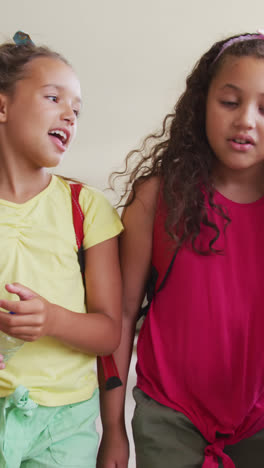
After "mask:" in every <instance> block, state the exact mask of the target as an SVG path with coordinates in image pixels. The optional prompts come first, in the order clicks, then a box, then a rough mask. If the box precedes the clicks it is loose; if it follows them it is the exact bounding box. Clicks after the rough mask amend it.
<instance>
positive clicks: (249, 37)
mask: <svg viewBox="0 0 264 468" xmlns="http://www.w3.org/2000/svg"><path fill="white" fill-rule="evenodd" d="M253 39H264V30H263V29H259V30H258V31H257V33H254V34H242V35H241V36H238V37H233V38H232V39H229V41H227V42H225V43H224V44H223V45H222V48H221V49H220V51H219V53H218V54H217V56H216V57H215V59H214V60H213V63H214V62H216V61H217V60H218V59H219V57H220V56H221V55H222V53H223V52H224V51H225V50H226V49H227V48H228V47H230V46H231V45H233V44H235V43H236V42H244V41H252V40H253Z"/></svg>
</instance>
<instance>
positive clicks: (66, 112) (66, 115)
mask: <svg viewBox="0 0 264 468" xmlns="http://www.w3.org/2000/svg"><path fill="white" fill-rule="evenodd" d="M61 118H62V120H64V121H65V122H69V123H70V124H71V125H74V124H75V122H76V114H75V112H74V110H73V108H72V106H70V105H64V106H63V109H62V111H61Z"/></svg>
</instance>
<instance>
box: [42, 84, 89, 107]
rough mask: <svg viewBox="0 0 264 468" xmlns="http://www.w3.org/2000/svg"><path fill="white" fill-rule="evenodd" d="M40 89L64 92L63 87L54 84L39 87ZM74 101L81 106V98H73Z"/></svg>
mask: <svg viewBox="0 0 264 468" xmlns="http://www.w3.org/2000/svg"><path fill="white" fill-rule="evenodd" d="M41 88H55V89H57V90H58V91H60V90H64V86H61V85H58V84H54V83H49V84H46V85H43V86H41ZM75 101H77V102H78V103H79V104H81V105H82V100H81V98H80V97H79V96H76V97H75Z"/></svg>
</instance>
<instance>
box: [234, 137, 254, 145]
mask: <svg viewBox="0 0 264 468" xmlns="http://www.w3.org/2000/svg"><path fill="white" fill-rule="evenodd" d="M232 141H234V142H235V143H238V144H239V145H252V144H253V143H252V141H251V140H244V139H243V140H242V139H240V138H233V139H232Z"/></svg>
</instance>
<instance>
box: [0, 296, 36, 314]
mask: <svg viewBox="0 0 264 468" xmlns="http://www.w3.org/2000/svg"><path fill="white" fill-rule="evenodd" d="M0 307H1V308H2V309H5V310H6V311H8V312H10V311H11V312H12V314H11V315H10V314H8V316H9V317H10V318H11V317H14V316H15V315H16V314H34V312H36V304H35V302H33V301H30V300H29V301H8V300H7V299H1V300H0ZM0 313H3V314H5V312H0ZM14 318H15V317H14Z"/></svg>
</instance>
